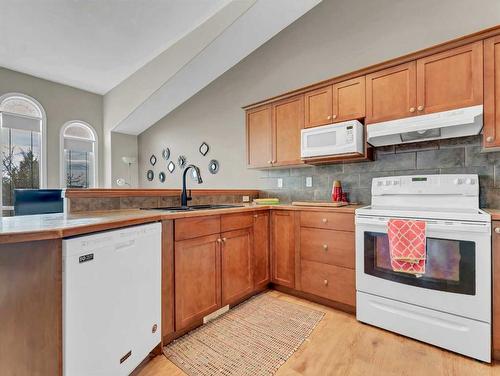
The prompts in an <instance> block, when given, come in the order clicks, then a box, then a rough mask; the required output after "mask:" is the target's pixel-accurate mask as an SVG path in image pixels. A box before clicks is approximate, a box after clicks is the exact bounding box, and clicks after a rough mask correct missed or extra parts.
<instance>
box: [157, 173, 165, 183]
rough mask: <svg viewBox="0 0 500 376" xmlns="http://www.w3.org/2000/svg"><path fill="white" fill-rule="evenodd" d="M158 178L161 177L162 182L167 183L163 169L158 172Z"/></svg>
mask: <svg viewBox="0 0 500 376" xmlns="http://www.w3.org/2000/svg"><path fill="white" fill-rule="evenodd" d="M158 179H160V182H162V183H165V173H164V172H163V171H162V172H160V173H159V174H158Z"/></svg>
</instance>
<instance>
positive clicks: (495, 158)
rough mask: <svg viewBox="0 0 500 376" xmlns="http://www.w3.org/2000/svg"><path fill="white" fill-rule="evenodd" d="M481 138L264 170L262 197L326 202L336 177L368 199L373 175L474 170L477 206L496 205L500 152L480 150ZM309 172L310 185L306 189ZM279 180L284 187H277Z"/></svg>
mask: <svg viewBox="0 0 500 376" xmlns="http://www.w3.org/2000/svg"><path fill="white" fill-rule="evenodd" d="M481 139H482V136H480V135H479V136H471V137H463V138H456V139H449V140H440V141H428V142H420V143H413V144H405V145H396V146H386V147H380V148H376V149H375V157H374V161H373V162H359V163H344V164H332V165H323V166H307V167H299V168H289V169H276V170H265V171H262V175H261V177H260V178H259V187H260V189H261V190H262V192H261V197H279V198H280V200H281V201H282V202H291V201H307V200H330V195H331V189H332V183H333V181H334V180H340V181H341V182H342V189H343V190H344V191H345V192H348V195H349V200H350V201H352V202H358V203H360V204H369V203H370V201H371V194H370V187H371V181H372V179H373V178H375V177H381V176H396V175H419V174H465V173H468V174H478V175H479V183H480V206H481V207H489V208H500V151H499V152H487V153H486V152H481V150H482V148H481ZM308 176H311V177H312V180H313V185H312V187H306V177H308ZM278 179H282V181H281V182H282V185H283V187H282V188H277V187H278Z"/></svg>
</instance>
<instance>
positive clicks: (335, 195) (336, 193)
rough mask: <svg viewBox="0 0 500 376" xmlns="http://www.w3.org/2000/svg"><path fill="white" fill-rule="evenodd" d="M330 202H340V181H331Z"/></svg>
mask: <svg viewBox="0 0 500 376" xmlns="http://www.w3.org/2000/svg"><path fill="white" fill-rule="evenodd" d="M332 201H334V202H336V201H342V184H340V180H334V181H333V187H332Z"/></svg>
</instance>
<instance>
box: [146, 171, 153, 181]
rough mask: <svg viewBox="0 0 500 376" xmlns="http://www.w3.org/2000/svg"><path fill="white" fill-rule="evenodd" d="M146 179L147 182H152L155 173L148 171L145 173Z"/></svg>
mask: <svg viewBox="0 0 500 376" xmlns="http://www.w3.org/2000/svg"><path fill="white" fill-rule="evenodd" d="M146 178H147V179H148V180H149V181H153V179H154V178H155V173H154V172H153V170H148V172H146Z"/></svg>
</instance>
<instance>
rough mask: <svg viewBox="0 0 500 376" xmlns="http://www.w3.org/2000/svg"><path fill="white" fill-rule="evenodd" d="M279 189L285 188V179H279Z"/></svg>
mask: <svg viewBox="0 0 500 376" xmlns="http://www.w3.org/2000/svg"><path fill="white" fill-rule="evenodd" d="M278 188H283V179H282V178H278Z"/></svg>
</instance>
